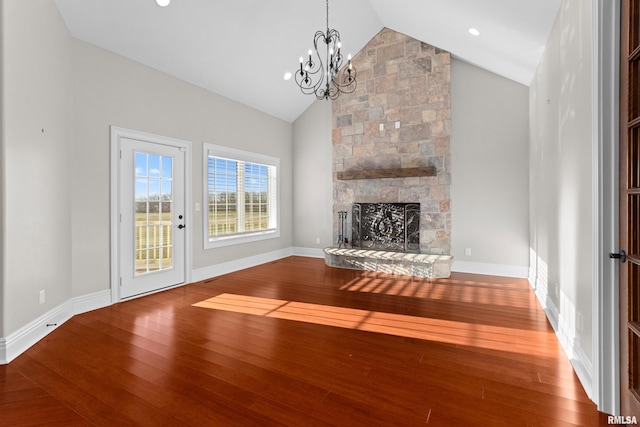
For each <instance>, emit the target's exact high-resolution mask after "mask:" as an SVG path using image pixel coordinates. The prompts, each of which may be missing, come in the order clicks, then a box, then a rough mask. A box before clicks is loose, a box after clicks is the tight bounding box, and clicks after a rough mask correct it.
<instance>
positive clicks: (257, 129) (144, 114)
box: [73, 40, 293, 295]
mask: <svg viewBox="0 0 640 427" xmlns="http://www.w3.org/2000/svg"><path fill="white" fill-rule="evenodd" d="M73 46H74V62H73V70H74V82H75V89H74V95H75V108H74V118H75V121H74V124H75V128H74V130H75V137H74V164H75V167H74V168H73V174H74V179H73V182H74V188H73V189H74V198H73V211H74V214H77V216H78V218H77V220H74V224H73V259H74V268H73V283H74V295H83V294H86V293H90V292H95V291H98V290H103V289H105V288H106V287H107V280H108V272H109V257H108V251H109V218H108V216H109V161H108V159H109V126H110V125H114V126H119V127H123V128H129V129H135V130H139V131H144V132H149V133H153V134H159V135H163V136H169V137H173V138H178V139H183V140H187V141H192V143H193V159H192V162H193V175H192V181H193V192H192V198H193V199H192V200H193V203H194V204H195V203H196V202H198V203H200V206H201V208H202V209H205V203H204V202H205V201H203V171H202V167H203V159H202V142H208V143H213V144H217V145H223V146H228V147H233V148H237V149H240V150H246V151H252V152H256V153H259V154H265V155H269V156H274V157H278V158H280V203H281V210H280V227H281V232H280V237H279V238H277V239H269V240H262V241H259V242H253V243H250V244H244V245H236V246H228V247H225V248H219V249H208V250H204V249H203V236H202V232H203V231H202V225H203V224H202V223H203V221H202V214H203V211H202V210H201V211H200V212H195V210H194V211H193V219H192V220H191V221H190V223H191V225H192V228H191V230H192V233H193V234H192V238H193V247H192V254H193V266H192V267H193V269H194V270H197V269H201V268H206V267H210V266H214V265H216V264H221V263H225V262H229V261H233V260H237V259H241V258H245V257H250V256H253V255H258V254H262V253H266V252H271V251H276V250H280V249H284V248H290V247H291V246H292V239H293V231H292V230H293V228H292V225H291V224H292V198H291V196H292V163H291V158H292V154H291V152H292V125H291V124H290V123H287V122H285V121H282V120H279V119H276V118H274V117H272V116H269V115H266V114H264V113H261V112H258V111H257V110H254V109H252V108H249V107H246V106H244V105H242V104H239V103H237V102H234V101H231V100H229V99H227V98H224V97H222V96H219V95H216V94H213V93H211V92H209V91H206V90H204V89H201V88H199V87H196V86H193V85H191V84H188V83H185V82H183V81H180V80H177V79H175V78H173V77H170V76H168V75H166V74H163V73H161V72H158V71H155V70H153V69H151V68H148V67H146V66H143V65H141V64H139V63H136V62H133V61H130V60H128V59H126V58H124V57H121V56H118V55H115V54H113V53H111V52H108V51H106V50H103V49H100V48H98V47H95V46H93V45H90V44H87V43H84V42H81V41H78V40H74V44H73ZM87 176H92V177H93V179H91V180H88V179H86V177H87ZM87 195H91V200H92V202H91V203H87ZM96 228H97V232H96V231H95V230H96ZM92 230H93V231H92ZM96 234H97V235H96ZM96 272H99V274H98V275H96Z"/></svg>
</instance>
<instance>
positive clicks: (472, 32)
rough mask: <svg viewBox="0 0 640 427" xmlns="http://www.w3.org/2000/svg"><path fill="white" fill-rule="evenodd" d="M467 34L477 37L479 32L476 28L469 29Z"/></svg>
mask: <svg viewBox="0 0 640 427" xmlns="http://www.w3.org/2000/svg"><path fill="white" fill-rule="evenodd" d="M469 34H471V35H472V36H479V35H480V31H478V29H477V28H469Z"/></svg>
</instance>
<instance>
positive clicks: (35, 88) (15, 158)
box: [0, 0, 86, 336]
mask: <svg viewBox="0 0 640 427" xmlns="http://www.w3.org/2000/svg"><path fill="white" fill-rule="evenodd" d="M0 7H1V8H2V22H1V25H0V28H1V31H2V41H3V43H2V67H3V80H2V92H1V93H2V98H3V111H2V112H3V117H2V120H3V125H4V126H3V131H4V132H3V134H2V140H1V142H0V143H1V144H2V146H3V150H4V153H3V154H4V156H3V160H4V162H3V168H2V172H3V176H2V182H3V185H4V200H3V204H2V206H3V215H4V221H5V222H4V224H3V230H2V239H3V243H4V248H3V255H4V260H3V263H4V269H5V270H4V276H3V279H2V292H3V305H2V318H3V324H2V331H0V333H1V334H0V335H1V336H7V335H8V334H10V333H12V332H14V331H16V330H17V329H18V328H20V327H22V326H24V325H25V324H26V323H28V322H30V321H32V320H33V319H35V318H37V317H39V316H41V315H42V314H44V313H45V312H47V311H49V310H51V309H52V308H54V307H56V306H58V305H60V304H61V303H63V302H64V301H66V300H68V299H69V298H70V297H71V265H72V260H71V203H70V201H71V191H70V189H69V185H70V182H71V169H72V167H73V166H74V165H73V164H72V162H71V156H70V153H71V150H72V144H71V142H72V140H73V126H72V102H73V100H72V96H71V93H72V90H71V56H72V48H71V47H72V43H71V37H70V36H69V33H68V31H67V28H66V26H65V24H64V22H63V21H62V19H61V17H60V15H59V13H58V10H57V8H56V7H55V5H54V4H53V2H52V1H50V0H30V1H2V3H0ZM85 179H86V177H85ZM40 290H44V291H45V303H44V304H39V298H38V295H39V291H40Z"/></svg>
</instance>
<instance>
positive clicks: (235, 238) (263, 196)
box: [204, 144, 279, 249]
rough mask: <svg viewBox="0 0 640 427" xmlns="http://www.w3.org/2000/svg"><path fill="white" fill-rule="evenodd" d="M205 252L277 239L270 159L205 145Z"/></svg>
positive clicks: (274, 160) (276, 162) (272, 161)
mask: <svg viewBox="0 0 640 427" xmlns="http://www.w3.org/2000/svg"><path fill="white" fill-rule="evenodd" d="M204 158H205V177H206V178H205V181H206V182H205V200H206V209H205V221H204V224H205V236H204V238H205V249H206V248H213V247H218V246H225V245H230V244H236V243H245V242H249V241H254V240H259V239H265V238H273V237H278V236H279V229H278V198H277V191H276V189H277V172H278V165H279V160H278V159H277V158H274V157H270V156H263V155H258V154H254V153H249V152H244V151H240V150H236V149H231V148H227V147H221V146H216V145H211V144H205V147H204Z"/></svg>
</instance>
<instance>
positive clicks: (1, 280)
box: [0, 0, 6, 357]
mask: <svg viewBox="0 0 640 427" xmlns="http://www.w3.org/2000/svg"><path fill="white" fill-rule="evenodd" d="M4 28H5V25H4V0H0V236H5V228H6V226H5V222H4V206H5V200H4V199H5V196H4V194H5V189H4V186H5V182H6V179H5V172H4V171H5V165H4V158H5V157H4V141H5V132H4V95H3V94H4V93H5V90H4V87H5V83H4V63H5V59H4V56H5V55H4V49H5V46H4ZM4 246H5V241H4V239H2V241H1V242H0V313H2V315H0V336H4V313H6V310H5V309H4V294H5V289H4V284H5V272H4V262H5V261H4V254H5V247H4ZM0 357H2V354H0Z"/></svg>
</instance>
